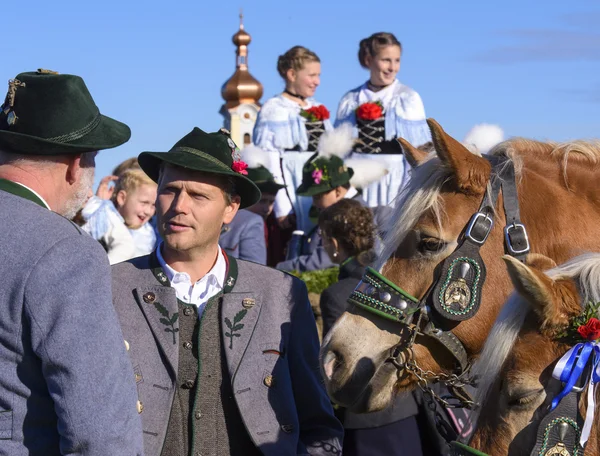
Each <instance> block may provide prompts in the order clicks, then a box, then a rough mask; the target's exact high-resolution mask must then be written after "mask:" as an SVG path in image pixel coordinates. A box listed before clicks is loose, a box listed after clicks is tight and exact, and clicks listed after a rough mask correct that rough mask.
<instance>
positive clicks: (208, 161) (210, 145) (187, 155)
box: [138, 127, 260, 208]
mask: <svg viewBox="0 0 600 456" xmlns="http://www.w3.org/2000/svg"><path fill="white" fill-rule="evenodd" d="M138 162H139V164H140V166H141V168H142V169H143V170H144V171H145V172H146V174H147V175H148V176H150V178H151V179H152V180H154V182H158V175H159V171H160V166H161V165H162V163H169V164H171V165H175V166H179V167H181V168H185V169H189V170H192V171H202V172H204V173H208V174H219V175H223V176H229V177H231V178H233V180H234V182H235V191H236V194H237V195H239V196H240V198H241V200H242V201H241V204H240V208H244V207H248V206H252V205H253V204H255V203H257V202H258V201H259V200H260V190H259V189H258V187H257V186H256V185H255V184H254V182H252V181H251V180H250V179H248V178H247V177H246V175H247V174H248V171H247V170H246V168H247V165H246V164H245V163H244V162H243V161H241V159H240V156H239V149H238V147H237V146H236V145H235V143H234V142H233V140H232V139H231V137H230V136H229V132H228V131H227V130H224V129H222V130H220V131H218V132H215V133H206V132H204V131H202V130H200V129H199V128H197V127H195V128H194V129H193V130H192V131H191V132H190V133H188V134H187V135H185V136H184V137H183V138H182V139H180V140H179V141H178V142H177V144H175V145H174V146H173V147H172V148H171V150H169V152H142V153H141V154H140V155H139V156H138Z"/></svg>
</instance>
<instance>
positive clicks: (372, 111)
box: [356, 101, 383, 120]
mask: <svg viewBox="0 0 600 456" xmlns="http://www.w3.org/2000/svg"><path fill="white" fill-rule="evenodd" d="M356 117H357V118H359V119H361V120H376V119H379V118H381V117H383V105H382V104H381V101H370V102H368V103H363V104H361V105H360V106H359V107H358V108H356Z"/></svg>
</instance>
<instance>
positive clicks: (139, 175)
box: [82, 168, 157, 264]
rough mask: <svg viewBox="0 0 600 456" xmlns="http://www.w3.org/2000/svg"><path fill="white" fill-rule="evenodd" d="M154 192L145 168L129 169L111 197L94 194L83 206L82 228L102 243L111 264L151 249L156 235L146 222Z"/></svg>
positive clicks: (149, 251) (122, 176)
mask: <svg viewBox="0 0 600 456" xmlns="http://www.w3.org/2000/svg"><path fill="white" fill-rule="evenodd" d="M156 191H157V185H156V183H155V182H153V181H152V180H151V179H150V178H149V177H148V176H147V175H146V173H144V171H142V170H141V169H135V168H134V169H129V170H127V171H125V172H123V174H121V175H120V176H119V179H118V180H117V182H116V184H115V189H114V191H113V193H112V197H111V199H110V200H102V199H100V198H98V197H94V198H92V200H91V201H90V202H88V204H87V205H86V207H85V208H84V209H83V213H82V215H83V218H84V219H85V220H86V223H85V224H84V225H83V226H82V228H83V230H84V231H86V232H88V233H89V234H90V235H91V236H92V237H93V238H94V239H96V240H98V241H100V242H101V243H102V244H103V245H104V247H105V248H106V251H107V253H108V259H109V261H110V264H115V263H120V262H122V261H126V260H129V259H130V258H135V257H138V256H142V255H147V254H149V253H151V252H152V251H153V250H154V245H155V244H156V234H155V232H154V228H153V227H152V226H151V225H150V224H149V223H148V221H149V220H150V219H151V218H152V216H153V215H154V211H155V209H154V203H155V201H156Z"/></svg>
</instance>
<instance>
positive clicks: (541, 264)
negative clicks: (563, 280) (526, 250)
mask: <svg viewBox="0 0 600 456" xmlns="http://www.w3.org/2000/svg"><path fill="white" fill-rule="evenodd" d="M525 263H526V264H527V265H528V266H532V267H534V268H536V269H538V270H540V271H547V270H548V269H552V268H555V267H556V261H554V260H553V259H552V258H548V257H547V256H546V255H542V254H541V253H530V254H529V255H527V258H526V259H525Z"/></svg>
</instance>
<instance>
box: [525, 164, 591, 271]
mask: <svg viewBox="0 0 600 456" xmlns="http://www.w3.org/2000/svg"><path fill="white" fill-rule="evenodd" d="M591 168H592V167H591V166H589V167H587V168H586V167H584V166H581V164H579V163H578V164H575V165H573V166H570V168H568V169H567V170H568V182H569V187H567V186H566V184H565V181H564V177H563V174H562V171H561V170H560V169H559V168H558V167H557V166H556V164H555V163H549V164H545V165H544V164H538V165H537V166H535V167H533V166H532V167H530V168H526V169H524V170H523V177H522V180H521V183H520V186H519V204H520V208H521V220H522V221H523V222H524V224H525V226H526V228H527V232H528V235H529V239H530V244H531V250H532V252H536V253H542V254H544V255H546V256H548V257H550V258H552V259H553V260H554V261H556V263H558V264H560V263H563V262H565V261H566V260H568V259H570V258H572V257H573V256H575V255H577V254H580V253H583V252H585V251H599V250H600V180H599V179H597V178H596V179H592V178H591V176H592V175H591V171H590V169H591Z"/></svg>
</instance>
